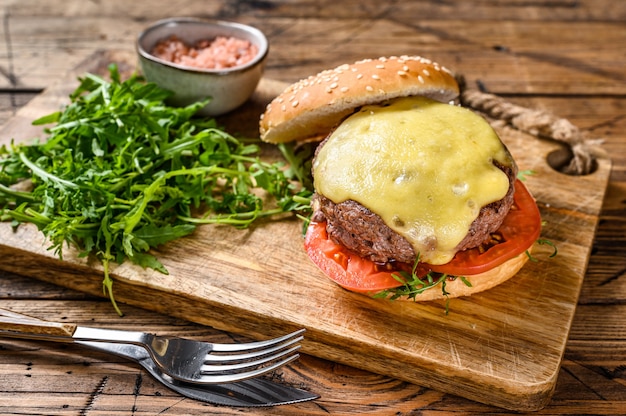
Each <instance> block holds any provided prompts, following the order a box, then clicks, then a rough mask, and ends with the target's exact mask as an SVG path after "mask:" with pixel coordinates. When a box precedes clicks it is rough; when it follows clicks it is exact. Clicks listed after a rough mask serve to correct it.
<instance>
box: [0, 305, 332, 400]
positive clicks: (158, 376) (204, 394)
mask: <svg viewBox="0 0 626 416" xmlns="http://www.w3.org/2000/svg"><path fill="white" fill-rule="evenodd" d="M0 316H5V317H12V318H16V319H23V320H28V321H35V322H42V321H41V320H40V319H38V318H34V317H31V316H26V315H22V314H18V313H16V312H11V311H7V310H5V309H2V308H0ZM43 322H45V321H43ZM74 343H75V344H76V345H80V346H84V347H88V348H90V349H92V350H96V351H101V352H105V353H108V354H113V355H117V356H120V357H123V358H126V359H129V360H131V361H135V362H136V363H138V364H139V365H140V366H142V367H143V368H144V369H145V370H146V371H147V372H148V373H149V374H150V375H152V377H154V378H155V380H157V381H159V382H160V383H161V384H163V385H164V386H165V387H167V388H168V389H170V390H172V391H175V392H176V393H178V394H181V395H183V396H185V397H189V398H191V399H194V400H200V401H203V402H206V403H211V404H216V405H221V406H237V407H260V406H262V407H266V406H278V405H286V404H294V403H300V402H305V401H309V400H315V399H318V398H319V397H320V396H319V395H318V394H315V393H311V392H309V391H306V390H302V389H299V388H295V387H292V386H287V385H284V384H278V383H276V382H274V381H271V380H267V379H264V378H254V379H248V380H242V381H238V382H235V383H226V384H191V383H185V382H184V381H179V380H176V379H173V378H172V377H169V376H168V375H167V374H165V373H163V372H162V371H161V369H160V368H159V367H158V366H157V365H156V364H155V362H154V360H153V359H152V357H151V356H150V355H149V354H148V352H147V351H146V349H145V348H143V347H140V346H138V345H133V344H116V343H112V342H91V341H75V342H74Z"/></svg>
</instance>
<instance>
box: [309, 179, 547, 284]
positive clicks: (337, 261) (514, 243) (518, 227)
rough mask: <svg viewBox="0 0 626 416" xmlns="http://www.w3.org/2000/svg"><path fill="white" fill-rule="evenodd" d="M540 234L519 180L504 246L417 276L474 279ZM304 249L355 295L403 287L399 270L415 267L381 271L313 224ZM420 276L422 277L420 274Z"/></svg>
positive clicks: (424, 268) (423, 267)
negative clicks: (437, 274)
mask: <svg viewBox="0 0 626 416" xmlns="http://www.w3.org/2000/svg"><path fill="white" fill-rule="evenodd" d="M540 233H541V216H540V214H539V209H538V208H537V204H536V203H535V200H534V198H533V197H532V195H531V194H530V193H529V192H528V190H527V189H526V186H524V184H523V183H522V182H520V181H519V180H517V181H516V182H515V194H514V204H513V207H511V210H510V211H509V213H508V215H507V216H506V218H505V219H504V222H503V223H502V225H501V226H500V228H499V229H498V234H500V235H501V236H502V238H503V240H502V242H500V243H498V244H496V245H494V246H491V247H490V248H489V249H487V250H486V251H484V252H483V253H481V252H480V251H479V250H478V249H471V250H466V251H463V252H459V253H457V254H456V256H455V257H454V259H452V261H451V262H449V263H447V264H444V265H437V266H433V265H429V264H425V263H420V264H419V265H418V270H417V271H416V274H418V275H426V274H427V273H428V272H429V271H430V270H433V271H435V272H439V273H446V274H449V275H453V276H471V275H475V274H479V273H483V272H485V271H487V270H490V269H492V268H494V267H496V266H499V265H501V264H502V263H504V262H506V261H507V260H510V259H512V258H513V257H515V256H517V255H519V254H521V253H523V252H525V251H526V250H528V249H529V248H530V247H531V246H532V245H533V243H534V242H535V241H537V239H538V238H539V235H540ZM304 247H305V250H306V252H307V254H308V256H309V257H310V258H311V260H312V261H313V263H315V264H316V265H317V266H318V267H319V268H320V269H321V270H322V271H323V272H324V273H325V274H326V275H328V276H329V277H330V278H331V279H332V280H334V281H335V282H336V283H337V284H339V285H340V286H342V287H344V288H346V289H348V290H351V291H354V292H362V293H367V292H380V291H382V290H385V289H390V288H394V287H398V286H400V285H401V283H400V282H399V281H398V280H396V279H395V278H394V277H393V275H394V274H396V275H397V272H398V271H399V270H406V271H409V272H410V271H411V267H412V265H409V264H403V265H399V266H400V267H398V268H397V269H396V270H388V269H384V270H381V267H379V266H378V265H377V264H375V263H374V262H372V261H370V260H367V259H364V258H362V257H360V256H357V255H356V254H354V253H352V252H350V251H349V250H348V249H346V248H345V247H343V246H341V245H338V244H335V243H334V242H333V241H331V240H330V239H329V238H328V234H327V233H326V225H325V223H311V224H310V225H309V227H308V229H307V233H306V237H305V241H304ZM420 273H421V274H420Z"/></svg>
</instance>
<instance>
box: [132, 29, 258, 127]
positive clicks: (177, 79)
mask: <svg viewBox="0 0 626 416" xmlns="http://www.w3.org/2000/svg"><path fill="white" fill-rule="evenodd" d="M172 35H175V36H176V37H177V38H178V39H180V40H182V41H183V42H185V43H187V44H190V45H192V44H195V43H196V42H197V41H199V40H211V39H214V38H215V37H217V36H226V37H231V36H232V37H235V38H239V39H243V40H247V41H249V42H250V43H251V44H253V45H255V46H256V47H257V49H258V53H257V55H256V57H255V58H254V59H253V60H252V61H249V62H248V63H246V64H243V65H241V66H237V67H233V68H227V69H213V70H212V69H200V68H193V67H187V66H182V65H178V64H174V63H172V62H168V61H165V60H163V59H159V58H157V57H155V56H153V55H151V54H150V51H152V50H153V48H154V46H155V45H156V44H157V43H158V42H159V41H160V40H163V39H167V38H169V37H170V36H172ZM136 46H137V53H138V55H139V64H140V66H141V70H142V72H143V74H144V76H145V77H146V79H147V80H148V81H150V82H154V83H156V84H157V85H159V86H160V87H161V88H164V89H167V90H170V91H173V92H174V96H173V97H171V98H170V99H169V100H168V103H169V104H171V105H173V106H185V105H188V104H191V103H194V102H197V101H200V100H202V99H205V98H207V97H210V98H211V101H210V102H209V104H208V105H206V106H205V107H204V108H202V109H201V110H200V111H199V113H198V114H200V115H203V116H217V115H220V114H224V113H227V112H229V111H231V110H234V109H235V108H237V107H239V106H240V105H242V104H243V103H244V102H246V100H248V98H250V96H251V95H252V93H253V92H254V90H255V89H256V87H257V85H258V83H259V81H260V79H261V76H262V75H263V69H264V66H265V58H266V57H267V53H268V50H269V45H268V41H267V38H266V37H265V35H263V33H262V32H261V31H260V30H258V29H255V28H253V27H251V26H247V25H243V24H240V23H233V22H224V21H209V20H201V19H195V18H185V17H182V18H171V19H165V20H160V21H158V22H156V23H154V24H152V25H151V26H150V27H148V28H147V29H145V30H144V31H143V32H142V33H141V34H140V35H139V37H138V39H137V45H136Z"/></svg>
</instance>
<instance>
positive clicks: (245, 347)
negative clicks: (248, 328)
mask: <svg viewBox="0 0 626 416" xmlns="http://www.w3.org/2000/svg"><path fill="white" fill-rule="evenodd" d="M304 331H305V329H304V328H303V329H300V330H298V331H295V332H292V333H291V334H287V335H284V336H282V337H278V338H273V339H268V340H266V341H257V342H247V343H243V344H213V347H212V349H211V353H214V352H236V351H250V350H258V349H261V348H267V347H271V346H273V345H277V344H282V343H284V342H286V341H288V340H289V339H291V338H294V337H298V339H297V341H301V340H302V339H303V338H304V337H302V336H301V335H302V334H303V333H304ZM297 341H296V342H297Z"/></svg>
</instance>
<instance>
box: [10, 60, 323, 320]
mask: <svg viewBox="0 0 626 416" xmlns="http://www.w3.org/2000/svg"><path fill="white" fill-rule="evenodd" d="M109 78H110V81H107V80H105V79H104V78H102V77H99V76H96V75H93V74H86V75H85V76H84V77H83V78H79V81H80V83H79V85H78V87H77V88H76V89H75V91H74V92H72V94H71V95H70V103H69V104H68V105H67V106H66V107H65V108H64V109H63V111H59V112H55V113H52V114H49V115H47V116H44V117H41V118H39V119H37V120H35V121H34V122H33V123H34V124H37V125H47V124H52V125H50V126H49V127H47V128H45V129H44V132H45V133H46V135H47V137H46V138H45V140H42V141H41V142H40V143H35V144H31V145H26V144H15V143H11V145H10V146H6V145H5V146H2V148H0V216H1V219H2V220H3V221H11V222H12V223H13V224H14V225H15V226H17V225H19V224H20V223H26V222H29V223H33V224H35V225H36V226H37V227H38V229H39V230H40V231H41V232H42V233H43V234H44V235H45V236H46V238H47V240H48V241H49V242H50V247H49V248H50V249H51V250H54V252H55V254H57V255H58V256H59V257H60V258H61V259H62V250H63V247H65V246H67V245H72V246H75V247H77V248H78V250H79V252H80V256H89V255H93V256H95V257H97V258H98V259H99V260H100V262H101V263H102V265H103V269H104V278H103V292H104V293H105V295H107V296H108V297H109V298H110V299H111V302H112V303H113V305H114V307H115V309H116V311H117V312H118V313H120V314H121V311H120V310H119V308H118V307H117V305H116V303H115V299H114V296H113V280H112V279H111V276H110V271H109V270H110V263H111V262H117V263H121V262H123V261H126V260H128V261H132V262H134V263H136V264H138V265H140V266H142V267H149V268H153V269H155V270H158V271H160V272H162V273H167V270H166V269H165V267H164V266H163V265H162V264H161V263H160V262H159V261H158V259H156V258H155V257H154V256H153V255H152V254H150V249H151V248H154V247H156V246H158V245H161V244H165V243H168V242H171V241H173V240H176V239H178V238H182V237H184V236H187V235H189V234H191V233H192V232H193V231H194V229H195V228H196V226H197V225H198V224H212V223H224V224H231V225H233V226H235V227H248V226H250V224H252V223H253V222H254V221H255V220H257V219H259V218H263V217H267V216H272V215H277V214H282V213H285V212H294V213H295V214H296V215H299V216H302V217H304V216H307V215H308V214H310V209H311V208H310V204H309V202H310V196H311V192H310V191H308V190H307V189H306V188H305V187H303V186H302V184H299V183H298V182H297V179H298V178H296V177H295V176H294V175H293V174H292V172H291V171H290V170H288V169H286V168H285V164H284V161H277V162H274V163H269V162H265V161H263V160H261V159H260V148H259V146H258V145H257V144H255V143H253V142H252V143H251V142H246V141H244V140H242V139H237V138H235V137H233V136H232V135H230V134H229V133H227V132H225V131H223V130H222V129H220V128H219V127H218V126H217V123H216V121H215V120H213V119H201V118H194V114H195V113H196V112H197V111H198V110H199V109H200V108H202V107H203V106H204V105H205V104H206V101H203V102H198V103H194V104H191V105H189V106H187V107H182V108H175V107H170V106H168V105H166V104H165V102H164V100H165V99H166V98H167V97H168V96H169V95H170V92H168V91H165V90H162V89H160V88H159V87H158V86H157V85H155V84H152V83H148V82H145V80H144V79H143V78H142V77H140V76H138V75H133V76H131V77H130V78H129V79H127V80H125V81H122V80H121V79H120V74H119V72H118V70H117V67H116V66H115V65H111V66H110V67H109ZM18 184H19V185H20V186H19V190H18V187H17V186H15V185H18ZM25 184H27V185H29V186H28V188H29V189H27V190H24V189H23V188H25V186H24V185H25ZM258 189H262V190H264V191H265V193H266V194H267V195H269V196H270V197H271V198H270V199H271V200H273V203H272V204H271V205H272V206H268V207H266V206H265V204H264V200H263V198H262V197H261V196H258V195H259V192H256V190H258Z"/></svg>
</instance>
